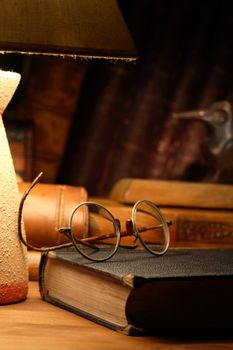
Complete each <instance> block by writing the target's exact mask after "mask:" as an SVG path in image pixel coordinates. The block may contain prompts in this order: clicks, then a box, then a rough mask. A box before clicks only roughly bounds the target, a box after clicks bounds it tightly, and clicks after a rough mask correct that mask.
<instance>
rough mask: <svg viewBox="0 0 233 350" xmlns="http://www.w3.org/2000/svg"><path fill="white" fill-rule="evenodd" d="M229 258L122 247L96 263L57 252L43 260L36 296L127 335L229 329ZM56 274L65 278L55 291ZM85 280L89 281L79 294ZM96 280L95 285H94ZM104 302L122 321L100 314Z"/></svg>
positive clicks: (226, 252) (232, 281)
mask: <svg viewBox="0 0 233 350" xmlns="http://www.w3.org/2000/svg"><path fill="white" fill-rule="evenodd" d="M232 253H233V250H232V249H212V250H208V249H184V248H177V249H176V248H173V249H170V250H169V251H168V252H167V254H165V255H164V256H161V257H154V256H152V255H149V254H148V253H147V252H145V251H144V250H136V251H132V250H127V249H123V248H121V249H119V251H118V252H117V253H116V254H115V256H114V257H113V258H112V259H110V260H108V261H106V262H102V263H95V262H91V261H88V260H86V259H84V258H82V257H80V255H79V254H78V253H77V252H76V251H75V250H73V249H71V250H70V249H68V250H60V251H56V252H53V253H49V254H48V255H44V256H43V257H42V260H41V264H40V280H39V284H40V291H41V295H42V298H43V299H44V300H46V301H48V302H51V303H53V304H55V305H58V306H60V307H63V308H65V309H68V310H70V311H72V312H75V313H77V314H79V315H81V316H84V317H86V318H88V319H90V320H92V321H94V322H97V323H100V324H102V325H105V326H107V327H110V328H112V329H115V330H117V331H120V332H123V333H125V334H128V335H132V334H135V333H137V332H139V331H140V332H149V333H155V332H159V331H161V330H164V329H166V330H168V329H169V330H172V329H175V330H176V329H185V330H188V329H219V328H221V329H226V328H232V325H233V324H232V312H233V302H232V293H233V254H232ZM51 261H59V264H58V269H57V271H55V269H53V264H52V265H51V266H50V267H49V263H50V262H51ZM65 266H66V268H65V269H63V267H65ZM67 268H68V270H67ZM71 270H72V271H73V272H72V274H71V276H72V278H71V280H70V279H69V273H70V271H71ZM68 271H69V272H68ZM56 274H58V275H57V276H56ZM59 275H63V277H62V279H63V285H59V287H58V288H57V291H55V290H54V287H55V285H56V284H57V280H58V279H59V278H60V277H59ZM49 276H50V277H49ZM51 276H52V279H51V281H49V278H51ZM83 276H85V278H87V276H89V278H88V280H87V281H88V282H87V281H86V282H85V286H84V287H82V293H83V294H82V293H81V294H79V291H80V286H81V285H82V284H83V281H84V280H83V278H84V277H83ZM96 278H97V279H98V283H94V282H93V281H94V280H95V279H96ZM72 283H73V285H72ZM96 286H99V287H98V288H99V291H97V289H98V288H97V289H96ZM110 286H111V288H112V289H110V290H111V293H110V292H109V290H108V288H110ZM72 288H73V289H74V297H73V298H75V297H76V299H78V297H77V296H78V295H79V297H80V299H79V300H75V301H74V300H73V299H72V298H71V299H69V298H68V297H67V295H68V294H69V292H70V290H71V289H72ZM114 290H115V294H114ZM54 291H55V292H54ZM56 293H58V294H56ZM90 299H91V300H90ZM85 300H88V303H89V304H91V305H96V304H97V305H98V307H97V308H98V309H99V311H98V312H97V313H95V311H94V309H95V308H94V309H89V310H88V308H86V306H85V302H84V301H85ZM106 300H108V303H109V304H108V305H105V307H106V309H107V310H108V312H109V313H111V311H110V310H111V308H112V305H116V310H118V312H122V315H121V316H122V317H121V318H120V320H117V318H116V317H117V316H119V315H109V314H107V316H106V315H105V314H104V313H102V310H101V309H102V307H103V308H104V306H103V305H104V304H105V302H106ZM93 302H94V304H93ZM119 304H122V305H121V308H119V309H118V306H119ZM90 310H93V313H92V312H91V311H90ZM114 310H115V309H114ZM119 310H120V311H119ZM116 313H117V311H116ZM116 320H117V321H116Z"/></svg>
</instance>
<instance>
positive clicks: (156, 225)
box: [132, 200, 169, 255]
mask: <svg viewBox="0 0 233 350" xmlns="http://www.w3.org/2000/svg"><path fill="white" fill-rule="evenodd" d="M132 221H133V223H134V230H135V231H136V232H137V233H138V235H139V240H140V242H141V244H142V245H143V246H144V248H146V249H147V250H149V251H150V252H151V253H153V254H156V255H157V254H163V253H164V252H165V251H166V250H167V248H168V244H169V228H168V225H167V223H166V221H165V219H164V218H163V216H162V213H161V212H160V210H159V209H158V208H157V207H156V206H155V205H154V204H153V203H152V202H149V201H146V200H142V201H139V202H137V203H136V205H135V206H134V209H133V212H132Z"/></svg>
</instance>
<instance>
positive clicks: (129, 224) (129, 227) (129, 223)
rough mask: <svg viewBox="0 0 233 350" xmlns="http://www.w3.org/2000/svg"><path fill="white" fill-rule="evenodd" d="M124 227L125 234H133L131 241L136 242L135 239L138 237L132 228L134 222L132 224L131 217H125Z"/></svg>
mask: <svg viewBox="0 0 233 350" xmlns="http://www.w3.org/2000/svg"><path fill="white" fill-rule="evenodd" d="M125 228H126V232H127V235H128V236H134V240H133V243H136V241H137V239H138V233H137V231H136V230H135V229H134V224H133V221H132V220H131V219H127V220H126V223H125Z"/></svg>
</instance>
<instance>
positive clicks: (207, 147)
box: [173, 101, 233, 183]
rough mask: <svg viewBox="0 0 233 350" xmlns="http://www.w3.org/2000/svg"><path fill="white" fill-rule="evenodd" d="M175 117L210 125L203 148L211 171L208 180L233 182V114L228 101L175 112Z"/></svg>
mask: <svg viewBox="0 0 233 350" xmlns="http://www.w3.org/2000/svg"><path fill="white" fill-rule="evenodd" d="M173 118H177V119H183V120H199V121H201V122H203V123H205V124H206V125H207V127H208V131H209V132H208V136H207V138H206V139H205V140H204V141H203V144H202V146H203V147H202V150H203V155H204V157H205V159H206V162H207V165H208V166H209V169H210V172H209V174H208V175H207V180H210V181H213V182H222V183H233V115H232V106H231V104H230V103H229V102H228V101H219V102H214V103H212V104H211V105H210V106H209V108H207V109H205V110H193V111H186V112H181V113H174V114H173Z"/></svg>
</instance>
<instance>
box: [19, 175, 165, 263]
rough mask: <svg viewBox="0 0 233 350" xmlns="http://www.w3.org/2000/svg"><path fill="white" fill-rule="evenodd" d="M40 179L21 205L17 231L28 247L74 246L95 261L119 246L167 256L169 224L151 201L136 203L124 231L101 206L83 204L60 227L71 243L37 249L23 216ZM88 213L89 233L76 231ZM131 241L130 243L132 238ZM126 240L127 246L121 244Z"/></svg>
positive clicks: (33, 184)
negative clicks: (28, 236)
mask: <svg viewBox="0 0 233 350" xmlns="http://www.w3.org/2000/svg"><path fill="white" fill-rule="evenodd" d="M41 175H42V173H41V174H39V175H38V176H37V178H36V179H35V180H34V181H33V182H32V184H31V185H30V187H29V188H28V189H27V190H26V191H25V192H24V194H23V196H22V198H21V201H20V206H19V216H18V231H19V237H20V239H21V241H22V243H23V244H24V245H26V246H27V247H28V248H30V249H33V250H36V251H40V252H48V251H51V250H55V249H60V248H63V247H70V246H74V247H75V249H76V250H77V251H78V252H79V253H80V254H81V255H82V256H84V257H85V258H87V259H89V260H92V261H105V260H108V259H110V258H111V257H112V256H113V255H114V254H115V253H116V252H117V250H118V248H119V246H121V247H125V248H130V249H134V248H137V247H140V248H142V247H143V248H145V249H146V250H147V251H148V252H150V253H151V254H153V255H163V254H164V253H166V251H167V249H168V247H169V243H170V232H169V227H168V226H169V225H170V224H171V222H169V221H166V220H165V218H164V217H163V215H162V213H161V211H160V210H159V208H158V207H157V206H156V205H155V204H154V203H153V202H151V201H148V200H145V199H142V200H139V201H137V202H136V203H135V204H134V206H133V208H132V212H131V218H130V219H128V220H127V221H126V225H125V226H126V227H125V231H122V230H121V228H120V221H119V220H118V219H116V218H115V217H114V216H113V215H112V213H111V212H110V211H109V210H108V209H107V208H106V207H104V206H103V205H102V204H99V203H96V202H89V201H86V202H81V203H79V204H77V205H76V206H75V207H74V209H73V210H72V212H71V214H70V217H69V220H68V224H67V226H65V227H60V228H58V231H59V232H60V233H61V234H64V235H66V236H67V237H68V239H69V240H70V242H68V243H64V244H60V245H56V246H51V247H43V248H41V247H35V246H33V245H31V244H30V243H28V241H27V239H26V237H25V236H24V234H23V232H22V228H21V225H22V215H23V206H24V202H25V200H26V198H27V196H28V194H29V192H30V191H31V189H32V188H33V187H34V186H35V185H36V183H37V182H38V179H39V177H40V176H41ZM84 211H85V212H86V214H87V217H88V225H87V229H86V230H80V229H78V228H77V225H75V224H74V223H75V222H76V218H77V217H79V215H80V214H81V212H82V215H83V212H84ZM130 238H131V244H129V239H130ZM124 240H126V244H125V243H124V244H122V241H124Z"/></svg>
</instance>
